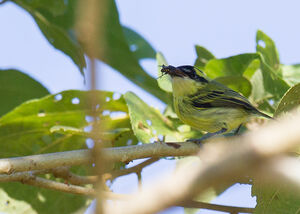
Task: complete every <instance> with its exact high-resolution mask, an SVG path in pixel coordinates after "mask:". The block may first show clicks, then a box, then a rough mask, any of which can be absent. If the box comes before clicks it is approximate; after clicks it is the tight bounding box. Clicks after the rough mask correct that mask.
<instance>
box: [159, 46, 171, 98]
mask: <svg viewBox="0 0 300 214" xmlns="http://www.w3.org/2000/svg"><path fill="white" fill-rule="evenodd" d="M156 61H157V67H158V78H157V83H158V86H159V87H160V88H161V89H162V90H164V91H166V92H169V93H172V91H173V89H172V80H171V77H170V75H163V73H162V72H161V66H162V65H168V63H167V60H166V59H165V57H164V55H163V54H162V53H160V52H157V53H156Z"/></svg>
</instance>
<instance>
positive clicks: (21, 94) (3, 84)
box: [0, 69, 49, 116]
mask: <svg viewBox="0 0 300 214" xmlns="http://www.w3.org/2000/svg"><path fill="white" fill-rule="evenodd" d="M47 94H49V92H48V90H47V89H46V88H45V87H44V86H43V85H42V84H40V83H39V82H37V81H36V80H34V79H32V78H31V77H30V76H28V75H27V74H24V73H22V72H20V71H18V70H13V69H10V70H0V99H1V100H2V101H3V102H1V105H0V116H1V115H3V114H5V113H7V112H9V111H11V110H12V109H13V108H15V107H16V106H18V105H20V104H21V103H23V102H25V101H27V100H30V99H34V98H40V97H43V96H45V95H47Z"/></svg>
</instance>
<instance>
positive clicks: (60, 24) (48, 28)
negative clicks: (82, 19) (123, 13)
mask: <svg viewBox="0 0 300 214" xmlns="http://www.w3.org/2000/svg"><path fill="white" fill-rule="evenodd" d="M14 2H15V3H16V4H18V5H19V6H21V7H22V8H24V9H25V10H26V11H27V12H29V13H30V15H31V16H32V17H33V18H34V20H35V21H36V23H37V24H38V26H39V28H40V30H41V31H42V33H43V34H44V36H45V37H46V39H47V40H48V41H49V43H50V44H51V45H53V46H54V47H55V48H57V49H58V50H61V51H62V52H64V53H65V54H66V55H68V56H69V57H70V58H71V59H72V60H73V62H74V63H75V64H76V65H77V66H78V68H79V70H80V72H81V74H83V69H84V68H85V67H86V63H85V59H84V53H83V50H82V48H81V47H80V45H79V43H78V42H77V41H76V40H75V39H74V38H72V36H71V34H72V32H74V30H73V31H71V29H68V28H66V27H67V26H68V27H70V25H71V24H74V20H73V19H74V11H73V12H72V10H74V1H69V2H68V4H64V2H61V1H59V2H60V3H49V4H48V3H45V1H41V0H35V1H33V2H34V3H32V1H29V0H27V1H20V0H16V1H14ZM47 2H48V1H47ZM49 2H50V1H49ZM61 4H63V7H61V6H62V5H61ZM49 5H51V7H47V6H49ZM58 8H59V9H58ZM62 12H64V13H63V14H62ZM64 27H65V28H64Z"/></svg>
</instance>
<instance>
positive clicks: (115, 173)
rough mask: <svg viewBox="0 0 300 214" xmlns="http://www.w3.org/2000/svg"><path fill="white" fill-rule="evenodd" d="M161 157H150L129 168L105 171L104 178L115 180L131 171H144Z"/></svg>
mask: <svg viewBox="0 0 300 214" xmlns="http://www.w3.org/2000/svg"><path fill="white" fill-rule="evenodd" d="M158 160H159V158H150V159H148V160H146V161H144V162H142V163H140V164H138V165H136V166H133V167H130V168H127V169H121V170H116V171H112V172H110V173H105V174H104V175H103V179H104V180H113V179H115V178H117V177H120V176H123V175H128V174H131V173H140V172H141V171H142V169H143V168H144V167H146V166H148V165H150V164H152V163H154V162H156V161H158Z"/></svg>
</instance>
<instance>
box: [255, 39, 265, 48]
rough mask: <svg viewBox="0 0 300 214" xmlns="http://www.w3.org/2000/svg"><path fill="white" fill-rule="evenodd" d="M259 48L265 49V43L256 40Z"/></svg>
mask: <svg viewBox="0 0 300 214" xmlns="http://www.w3.org/2000/svg"><path fill="white" fill-rule="evenodd" d="M257 44H258V45H259V46H261V47H263V48H265V47H266V43H265V42H264V41H263V40H258V43H257Z"/></svg>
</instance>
